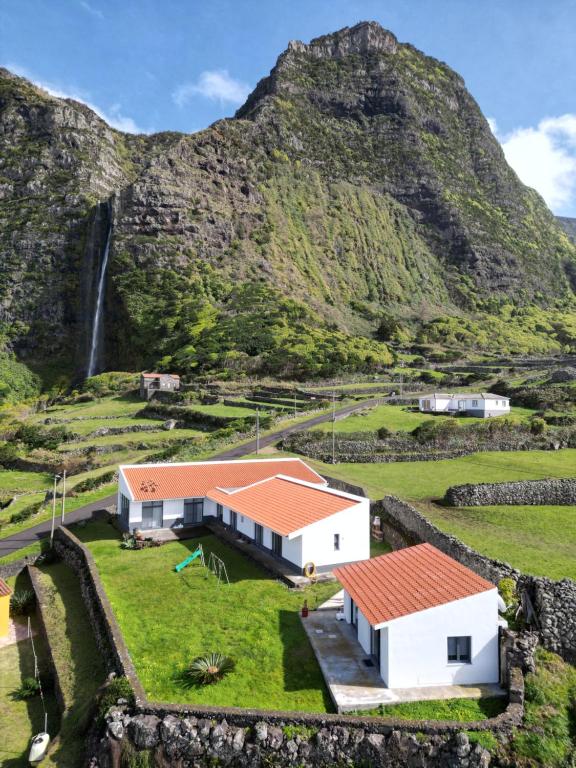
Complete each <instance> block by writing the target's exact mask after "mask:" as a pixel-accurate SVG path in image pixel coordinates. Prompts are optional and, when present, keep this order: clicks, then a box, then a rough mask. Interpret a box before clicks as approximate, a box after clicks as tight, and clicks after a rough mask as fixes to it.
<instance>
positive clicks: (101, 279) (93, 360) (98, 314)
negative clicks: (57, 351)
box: [86, 204, 112, 378]
mask: <svg viewBox="0 0 576 768" xmlns="http://www.w3.org/2000/svg"><path fill="white" fill-rule="evenodd" d="M111 241H112V206H111V205H110V204H109V205H108V233H107V235H106V245H105V246H104V254H103V256H102V262H101V264H100V274H99V276H98V288H97V291H96V307H95V310H94V320H93V321H92V339H91V342H90V360H89V362H88V371H87V374H86V375H87V377H88V378H89V377H90V376H94V375H95V374H96V373H98V363H99V352H100V348H101V346H102V330H103V327H104V322H103V321H104V317H103V312H102V309H103V305H104V287H105V285H106V268H107V267H108V254H109V253H110V243H111Z"/></svg>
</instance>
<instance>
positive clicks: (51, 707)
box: [0, 619, 60, 768]
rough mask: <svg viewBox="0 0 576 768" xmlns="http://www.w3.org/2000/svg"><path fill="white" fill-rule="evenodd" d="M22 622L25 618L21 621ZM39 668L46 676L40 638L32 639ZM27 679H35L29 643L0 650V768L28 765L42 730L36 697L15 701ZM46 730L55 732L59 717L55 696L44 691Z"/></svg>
mask: <svg viewBox="0 0 576 768" xmlns="http://www.w3.org/2000/svg"><path fill="white" fill-rule="evenodd" d="M22 621H25V619H22ZM34 641H35V644H36V652H37V653H38V655H39V666H40V670H41V673H42V674H46V672H47V670H48V663H47V661H46V652H45V648H44V644H43V642H42V638H41V636H40V635H36V637H35V638H34ZM26 677H34V657H33V655H32V646H31V643H30V642H29V641H28V640H23V641H21V642H20V643H15V644H14V645H9V646H7V647H5V648H1V649H0V765H2V766H6V768H25V766H28V765H29V763H28V752H29V749H30V741H31V739H32V737H33V736H34V735H35V734H37V733H39V732H40V731H43V730H44V712H43V709H42V702H41V700H40V698H39V697H35V698H33V699H29V700H28V701H18V700H17V699H15V698H14V697H13V695H12V694H13V692H14V691H15V690H17V689H18V688H19V687H20V685H21V684H22V680H23V679H24V678H26ZM46 703H47V709H48V728H49V731H50V733H52V734H53V733H55V732H56V730H57V728H58V727H59V719H60V718H59V715H58V710H57V707H56V702H55V700H54V697H53V696H52V695H51V694H50V693H49V692H48V691H46Z"/></svg>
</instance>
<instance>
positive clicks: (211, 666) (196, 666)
mask: <svg viewBox="0 0 576 768" xmlns="http://www.w3.org/2000/svg"><path fill="white" fill-rule="evenodd" d="M235 667H236V663H235V661H234V660H233V659H231V658H230V656H224V654H222V653H208V654H206V655H205V656H198V657H197V658H195V659H194V661H193V662H192V663H191V664H190V666H189V667H188V669H187V670H186V678H187V679H188V681H189V683H190V684H192V685H212V684H213V683H217V682H218V681H219V680H222V678H223V677H225V676H226V675H228V674H230V672H233V671H234V669H235Z"/></svg>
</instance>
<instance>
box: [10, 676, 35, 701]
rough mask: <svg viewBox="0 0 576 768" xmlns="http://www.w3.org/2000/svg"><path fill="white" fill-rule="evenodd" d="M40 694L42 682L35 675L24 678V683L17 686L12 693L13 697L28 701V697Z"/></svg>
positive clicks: (31, 697)
mask: <svg viewBox="0 0 576 768" xmlns="http://www.w3.org/2000/svg"><path fill="white" fill-rule="evenodd" d="M39 694H40V683H39V682H38V680H36V678H35V677H25V678H24V679H23V680H22V685H21V686H20V688H17V689H16V690H15V691H14V693H13V694H12V696H13V698H15V699H17V700H18V701H26V700H27V699H33V698H34V697H35V696H38V695H39Z"/></svg>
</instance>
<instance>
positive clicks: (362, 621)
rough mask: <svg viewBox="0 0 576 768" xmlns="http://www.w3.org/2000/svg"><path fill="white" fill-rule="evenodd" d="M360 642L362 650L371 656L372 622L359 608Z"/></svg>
mask: <svg viewBox="0 0 576 768" xmlns="http://www.w3.org/2000/svg"><path fill="white" fill-rule="evenodd" d="M357 623H358V642H359V643H360V645H361V646H362V650H363V651H365V652H366V653H367V654H368V655H370V650H371V649H370V622H369V621H368V619H367V618H366V617H365V616H364V614H363V613H362V611H361V610H360V608H358V621H357Z"/></svg>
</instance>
